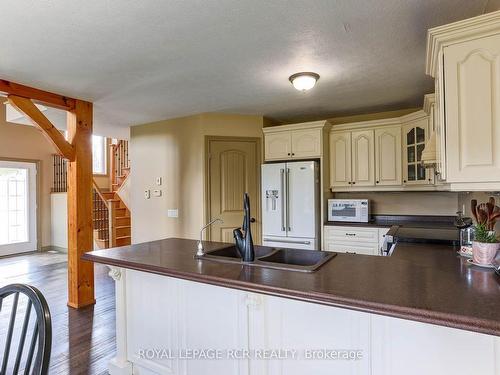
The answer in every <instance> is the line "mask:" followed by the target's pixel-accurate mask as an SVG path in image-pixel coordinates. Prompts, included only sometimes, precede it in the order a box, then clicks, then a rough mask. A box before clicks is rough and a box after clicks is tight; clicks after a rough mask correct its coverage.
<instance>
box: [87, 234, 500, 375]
mask: <svg viewBox="0 0 500 375" xmlns="http://www.w3.org/2000/svg"><path fill="white" fill-rule="evenodd" d="M204 245H205V248H206V249H207V250H211V249H216V248H220V247H223V246H228V244H221V243H214V242H205V243H204ZM195 251H196V241H192V240H185V239H175V238H170V239H165V240H159V241H153V242H148V243H143V244H137V245H132V246H127V247H122V248H117V249H107V250H101V251H94V252H91V253H87V254H85V255H84V259H86V260H91V261H94V262H99V263H103V264H107V265H109V266H110V267H111V269H112V270H111V275H112V276H113V277H114V279H115V280H116V282H117V284H116V287H117V293H116V298H117V304H116V309H117V357H116V358H115V360H113V361H112V363H111V364H110V373H111V374H112V375H113V374H131V373H132V369H133V371H134V373H138V374H163V373H173V374H178V373H183V374H212V373H213V374H236V373H241V374H259V375H260V374H281V373H283V374H285V373H286V374H304V373H314V374H331V373H342V374H384V375H385V374H394V375H395V374H402V373H404V374H444V373H454V374H491V375H493V374H497V375H498V374H499V373H500V367H499V366H500V365H499V364H500V339H499V337H498V336H500V309H499V307H500V298H499V297H500V283H499V281H498V279H497V278H496V276H495V275H494V273H492V272H491V271H487V270H483V269H479V268H475V267H471V266H469V265H468V264H467V263H466V262H465V260H464V259H462V258H460V257H458V256H457V255H456V254H455V251H454V249H453V247H450V246H444V245H419V244H404V243H402V244H399V245H398V246H397V247H396V250H395V252H394V255H393V256H392V257H377V256H364V255H354V254H338V255H337V256H336V257H335V258H333V259H332V260H330V261H329V262H327V263H326V264H324V265H323V266H322V267H321V268H320V269H319V270H317V271H316V272H314V273H302V272H294V271H283V270H275V269H269V268H257V267H249V266H245V265H240V264H224V263H217V262H212V261H209V260H197V259H195V258H194V253H195ZM193 351H194V352H193ZM266 355H267V356H269V357H270V358H268V357H266ZM334 356H336V358H333V357H334Z"/></svg>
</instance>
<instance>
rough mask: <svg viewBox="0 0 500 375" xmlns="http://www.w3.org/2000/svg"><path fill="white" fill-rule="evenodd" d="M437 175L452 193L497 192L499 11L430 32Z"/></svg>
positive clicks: (429, 65) (428, 66)
mask: <svg viewBox="0 0 500 375" xmlns="http://www.w3.org/2000/svg"><path fill="white" fill-rule="evenodd" d="M427 51H428V55H427V63H426V73H427V74H429V75H431V76H432V77H434V78H435V80H436V81H435V86H436V109H437V112H438V117H437V118H438V119H439V123H438V126H437V127H436V138H437V144H436V146H437V149H438V154H439V155H438V163H437V164H438V165H437V167H438V171H439V172H440V173H441V178H444V179H445V180H446V182H447V183H449V184H450V188H451V190H461V191H472V190H486V191H491V190H498V186H499V184H498V183H499V182H500V78H499V77H500V11H498V12H491V13H487V14H484V15H481V16H478V17H474V18H471V19H467V20H463V21H459V22H454V23H452V24H449V25H443V26H439V27H435V28H433V29H430V30H429V32H428V34H427Z"/></svg>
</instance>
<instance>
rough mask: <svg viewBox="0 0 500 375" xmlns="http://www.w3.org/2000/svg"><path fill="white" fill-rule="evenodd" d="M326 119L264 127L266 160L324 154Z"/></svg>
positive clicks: (304, 157) (313, 156)
mask: <svg viewBox="0 0 500 375" xmlns="http://www.w3.org/2000/svg"><path fill="white" fill-rule="evenodd" d="M327 124H328V123H327V122H326V121H315V122H308V123H303V124H292V125H282V126H273V127H268V128H264V129H263V131H264V144H265V145H264V153H265V159H266V160H288V159H312V158H320V157H321V156H322V155H323V131H324V129H325V126H327Z"/></svg>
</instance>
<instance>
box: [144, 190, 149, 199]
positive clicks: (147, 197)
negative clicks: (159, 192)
mask: <svg viewBox="0 0 500 375" xmlns="http://www.w3.org/2000/svg"><path fill="white" fill-rule="evenodd" d="M149 198H151V191H149V190H144V199H149Z"/></svg>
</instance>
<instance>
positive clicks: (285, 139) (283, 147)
mask: <svg viewBox="0 0 500 375" xmlns="http://www.w3.org/2000/svg"><path fill="white" fill-rule="evenodd" d="M265 154H266V160H282V159H287V158H290V157H291V154H292V135H291V134H290V132H276V133H271V134H266V138H265Z"/></svg>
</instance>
